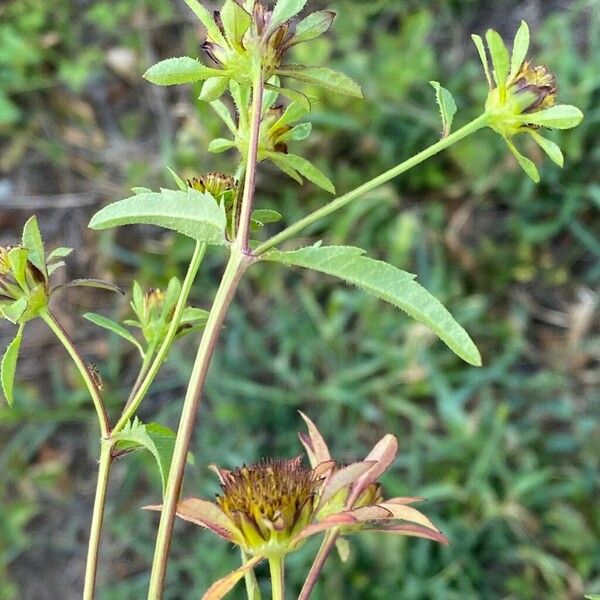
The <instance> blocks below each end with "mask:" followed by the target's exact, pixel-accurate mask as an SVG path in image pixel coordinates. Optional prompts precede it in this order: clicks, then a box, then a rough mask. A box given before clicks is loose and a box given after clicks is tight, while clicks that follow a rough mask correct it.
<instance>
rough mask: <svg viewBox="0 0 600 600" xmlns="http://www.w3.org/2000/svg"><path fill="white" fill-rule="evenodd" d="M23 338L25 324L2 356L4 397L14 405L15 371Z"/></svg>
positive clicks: (0, 371)
mask: <svg viewBox="0 0 600 600" xmlns="http://www.w3.org/2000/svg"><path fill="white" fill-rule="evenodd" d="M22 340H23V325H21V326H20V327H19V330H18V331H17V335H16V336H15V338H14V339H13V341H12V342H11V343H10V344H9V345H8V347H7V348H6V351H5V352H4V356H3V357H2V363H1V365H0V375H1V377H0V379H1V380H2V390H3V392H4V397H5V398H6V401H7V402H8V405H9V406H13V405H14V402H15V398H14V395H13V386H14V381H15V372H16V370H17V360H18V358H19V349H20V348H21V341H22Z"/></svg>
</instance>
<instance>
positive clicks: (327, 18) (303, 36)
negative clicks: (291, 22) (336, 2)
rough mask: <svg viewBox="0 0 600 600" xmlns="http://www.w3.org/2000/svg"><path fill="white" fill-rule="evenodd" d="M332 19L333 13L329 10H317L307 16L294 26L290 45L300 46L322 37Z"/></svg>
mask: <svg viewBox="0 0 600 600" xmlns="http://www.w3.org/2000/svg"><path fill="white" fill-rule="evenodd" d="M334 18H335V13H334V12H332V11H330V10H319V11H317V12H314V13H312V14H311V15H308V17H306V18H305V19H302V20H301V21H300V22H299V23H298V25H296V30H295V31H294V37H293V38H292V41H291V42H290V44H291V45H292V44H301V43H302V42H307V41H308V40H312V39H314V38H317V37H319V36H321V35H323V34H324V33H326V32H327V30H328V29H329V28H330V27H331V23H333V19H334Z"/></svg>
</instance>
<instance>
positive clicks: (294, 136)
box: [275, 123, 312, 144]
mask: <svg viewBox="0 0 600 600" xmlns="http://www.w3.org/2000/svg"><path fill="white" fill-rule="evenodd" d="M275 131H277V130H275ZM311 131H312V123H300V125H296V127H292V129H290V130H289V131H286V132H284V133H282V134H281V135H280V136H279V137H278V138H277V139H276V140H275V143H276V144H282V143H284V142H289V141H296V142H298V141H301V140H305V139H306V138H307V137H308V136H309V135H310V132H311Z"/></svg>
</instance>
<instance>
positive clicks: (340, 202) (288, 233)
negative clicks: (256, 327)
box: [254, 113, 488, 256]
mask: <svg viewBox="0 0 600 600" xmlns="http://www.w3.org/2000/svg"><path fill="white" fill-rule="evenodd" d="M487 122H488V116H487V114H485V113H484V114H483V115H481V116H479V117H477V118H476V119H474V120H473V121H471V122H470V123H467V125H465V126H464V127H461V128H460V129H457V130H456V131H455V132H454V133H451V134H450V135H449V136H448V137H445V138H442V139H441V140H439V141H438V142H436V143H435V144H433V145H432V146H429V148H426V149H425V150H423V151H422V152H419V153H418V154H415V155H414V156H412V157H411V158H409V159H408V160H405V161H404V162H402V163H400V164H399V165H396V166H395V167H392V168H391V169H389V170H388V171H385V172H384V173H381V175H378V176H377V177H375V178H374V179H371V180H370V181H367V182H366V183H363V184H362V185H360V186H358V187H357V188H355V189H353V190H351V191H349V192H347V193H346V194H344V195H343V196H340V197H339V198H336V199H335V200H332V201H331V202H330V203H329V204H327V205H325V206H323V207H322V208H319V209H318V210H316V211H314V212H312V213H311V214H309V215H307V216H306V217H304V218H303V219H300V220H299V221H297V222H296V223H294V224H293V225H290V226H289V227H286V228H285V229H284V230H283V231H281V232H280V233H278V234H277V235H274V236H273V237H272V238H270V239H268V240H267V241H266V242H264V243H262V244H260V245H259V246H258V248H256V250H255V251H254V254H255V255H257V256H258V255H260V254H262V253H263V252H266V251H267V250H270V249H271V248H273V247H274V246H277V245H278V244H280V243H281V242H284V241H286V240H289V239H290V238H292V237H294V236H295V235H296V234H297V233H298V232H300V231H302V229H305V228H306V227H308V226H309V225H312V224H313V223H315V222H316V221H319V220H320V219H322V218H323V217H327V216H328V215H330V214H332V213H334V212H335V211H336V210H339V209H340V208H343V207H344V206H346V204H348V203H350V202H352V200H354V199H356V198H358V197H359V196H362V195H363V194H366V193H367V192H370V191H371V190H374V189H375V188H377V187H379V186H380V185H383V184H384V183H387V182H388V181H389V180H390V179H393V178H394V177H397V176H398V175H400V174H401V173H404V172H405V171H408V170H409V169H412V168H413V167H415V166H416V165H418V164H420V163H422V162H423V161H424V160H427V159H428V158H430V157H432V156H434V155H435V154H437V153H438V152H440V151H442V150H444V149H445V148H448V147H449V146H452V144H455V143H456V142H458V141H460V140H462V139H463V138H465V137H467V136H468V135H470V134H472V133H474V132H475V131H477V130H479V129H481V128H482V127H485V126H486V125H487Z"/></svg>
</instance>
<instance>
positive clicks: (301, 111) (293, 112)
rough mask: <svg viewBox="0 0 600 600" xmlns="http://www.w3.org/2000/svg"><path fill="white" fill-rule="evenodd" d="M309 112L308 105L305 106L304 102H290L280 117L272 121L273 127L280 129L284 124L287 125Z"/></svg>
mask: <svg viewBox="0 0 600 600" xmlns="http://www.w3.org/2000/svg"><path fill="white" fill-rule="evenodd" d="M309 112H310V105H309V107H308V108H307V107H306V105H305V104H302V103H299V102H292V103H291V104H289V105H288V106H287V108H286V109H285V111H284V112H283V114H282V115H281V117H279V119H277V121H275V123H273V129H275V130H277V129H281V128H282V127H284V126H285V125H289V124H290V123H293V122H294V121H297V120H298V119H301V118H302V117H304V116H306V115H307V114H308V113H309Z"/></svg>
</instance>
